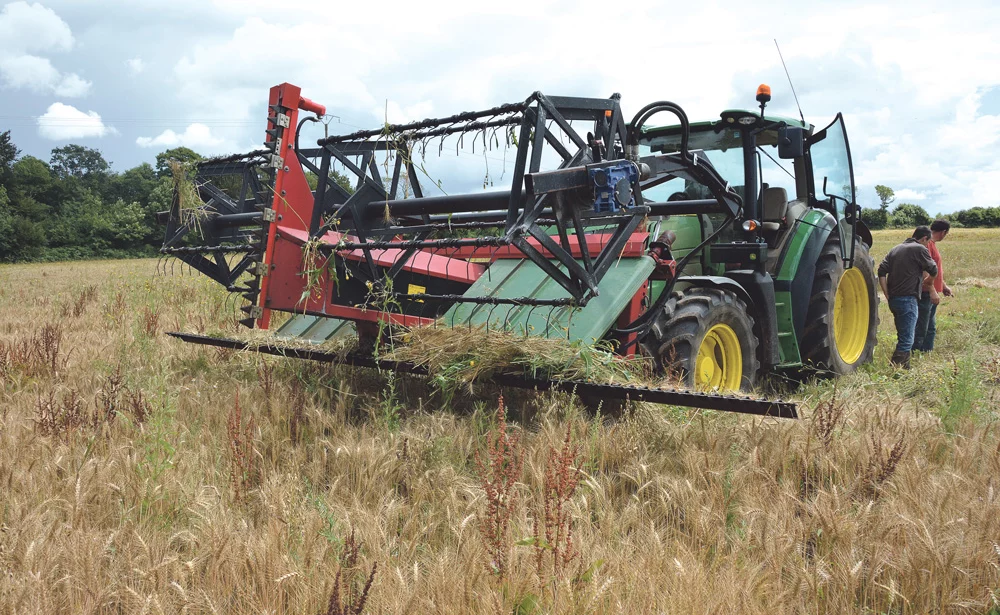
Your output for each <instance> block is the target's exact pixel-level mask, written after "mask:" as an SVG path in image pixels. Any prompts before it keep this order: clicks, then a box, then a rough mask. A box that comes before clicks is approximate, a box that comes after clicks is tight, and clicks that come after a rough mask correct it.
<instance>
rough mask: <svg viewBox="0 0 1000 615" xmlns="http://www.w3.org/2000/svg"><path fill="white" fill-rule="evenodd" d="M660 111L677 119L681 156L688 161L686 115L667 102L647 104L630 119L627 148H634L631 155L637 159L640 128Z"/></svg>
mask: <svg viewBox="0 0 1000 615" xmlns="http://www.w3.org/2000/svg"><path fill="white" fill-rule="evenodd" d="M661 111H669V112H670V113H673V114H674V115H675V116H677V119H678V120H679V121H680V124H681V156H682V157H683V158H684V159H685V160H690V159H691V155H690V154H689V153H688V140H689V138H690V136H691V123H690V122H689V121H688V116H687V113H685V112H684V109H681V107H680V105H678V104H676V103H672V102H670V101H668V100H662V101H659V102H654V103H649V104H648V105H646V106H645V107H643V108H642V109H639V112H638V113H636V114H635V117H633V118H632V122H631V123H629V127H628V146H629V147H630V148H634V150H635V151H634V152H633V154H634V155H635V157H637V158H638V155H639V154H638V149H639V135H641V134H642V126H643V125H644V124H645V123H646V121H647V120H649V118H651V117H653V116H654V115H656V114H657V113H660V112H661Z"/></svg>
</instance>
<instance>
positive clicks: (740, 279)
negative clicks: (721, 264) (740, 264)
mask: <svg viewBox="0 0 1000 615" xmlns="http://www.w3.org/2000/svg"><path fill="white" fill-rule="evenodd" d="M726 276H727V277H723V276H715V275H693V276H684V277H682V278H678V280H677V283H678V284H680V283H684V284H686V285H687V286H688V287H698V288H717V289H719V290H728V291H730V292H732V293H733V294H735V295H736V296H737V297H739V298H740V300H741V301H743V303H745V304H746V306H747V309H748V310H749V311H750V314H751V316H752V318H753V321H754V329H755V333H757V341H758V343H759V346H758V348H759V351H760V358H761V367H762V368H764V369H765V370H767V369H770V368H771V367H773V366H774V365H777V364H778V362H779V361H780V356H779V354H778V314H777V310H776V308H775V298H774V281H773V280H772V279H771V276H770V274H767V273H763V272H760V271H753V270H735V271H727V272H726Z"/></svg>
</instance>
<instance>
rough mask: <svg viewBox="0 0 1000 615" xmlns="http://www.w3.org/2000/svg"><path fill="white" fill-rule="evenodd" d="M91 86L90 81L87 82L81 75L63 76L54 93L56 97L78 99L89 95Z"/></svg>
mask: <svg viewBox="0 0 1000 615" xmlns="http://www.w3.org/2000/svg"><path fill="white" fill-rule="evenodd" d="M90 85H91V83H90V82H89V81H85V80H84V79H82V78H81V77H80V76H79V75H77V74H76V73H73V74H71V75H63V78H62V80H61V81H60V82H59V84H58V85H56V86H55V87H53V88H52V91H53V92H55V94H56V96H66V97H68V98H78V97H80V96H86V95H87V92H89V91H90Z"/></svg>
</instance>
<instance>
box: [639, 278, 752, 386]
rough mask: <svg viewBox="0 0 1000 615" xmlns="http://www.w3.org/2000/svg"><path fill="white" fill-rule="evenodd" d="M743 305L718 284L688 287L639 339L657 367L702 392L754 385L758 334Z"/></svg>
mask: <svg viewBox="0 0 1000 615" xmlns="http://www.w3.org/2000/svg"><path fill="white" fill-rule="evenodd" d="M753 329H754V321H753V318H752V317H751V316H750V314H749V313H748V312H747V306H746V304H744V303H743V301H741V300H740V299H739V298H738V297H737V296H736V295H735V294H733V293H731V292H728V291H724V290H719V289H716V288H689V289H688V290H686V291H685V292H684V293H675V294H674V296H673V297H671V298H670V299H668V300H667V304H666V305H665V306H664V308H663V311H662V312H661V313H660V314H659V315H658V317H657V319H656V321H655V322H654V323H653V326H652V328H651V329H650V331H649V333H648V334H647V335H646V338H645V339H644V340H643V342H642V346H643V349H644V350H645V352H646V353H647V354H648V355H649V356H651V357H652V358H653V360H654V362H655V364H656V367H657V369H658V371H660V372H662V373H666V374H670V375H673V376H675V377H677V378H680V379H681V381H682V382H683V383H684V384H685V385H687V386H689V387H691V388H694V389H697V390H701V391H711V390H719V391H738V390H741V389H742V390H749V389H751V388H753V386H754V385H755V384H756V383H757V375H758V373H759V372H760V360H759V359H758V357H757V336H756V335H755V334H754V330H753Z"/></svg>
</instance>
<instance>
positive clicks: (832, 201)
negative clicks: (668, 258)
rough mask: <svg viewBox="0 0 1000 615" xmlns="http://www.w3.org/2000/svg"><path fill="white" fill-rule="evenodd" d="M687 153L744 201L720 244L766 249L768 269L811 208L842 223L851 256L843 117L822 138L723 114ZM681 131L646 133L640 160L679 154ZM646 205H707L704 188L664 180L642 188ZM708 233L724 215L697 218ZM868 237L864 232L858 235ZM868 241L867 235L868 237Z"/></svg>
mask: <svg viewBox="0 0 1000 615" xmlns="http://www.w3.org/2000/svg"><path fill="white" fill-rule="evenodd" d="M689 130H690V133H689V141H688V147H689V149H690V150H691V151H692V152H695V153H696V155H697V156H698V157H699V159H700V160H702V161H706V162H708V163H709V164H711V165H712V166H713V167H714V168H715V169H716V170H717V171H718V172H719V174H720V175H721V176H722V177H723V178H724V179H725V180H726V181H727V182H729V186H730V187H731V188H732V189H733V190H734V191H735V192H736V193H737V194H739V195H740V197H741V198H742V202H743V210H742V219H741V220H739V222H740V223H741V225H734V226H733V227H731V229H730V230H729V231H728V232H727V233H725V234H724V235H723V236H721V237H719V241H728V242H750V243H764V244H766V245H767V254H768V258H767V270H768V271H770V272H771V273H772V274H773V273H775V268H776V267H777V266H778V265H779V264H780V263H779V255H780V253H781V252H782V250H783V248H784V247H785V245H786V243H787V242H788V240H789V238H790V237H791V236H792V235H793V234H794V233H792V232H791V231H792V230H793V228H794V227H795V225H796V224H797V223H798V222H799V221H800V220H802V219H803V217H804V216H805V215H806V214H807V213H808V212H809V211H810V210H811V209H820V210H824V211H826V212H829V213H830V214H831V216H833V217H834V219H835V220H836V222H837V226H838V227H839V228H838V232H839V234H840V237H841V245H842V246H843V247H844V252H843V253H842V255H841V256H842V258H843V259H844V260H845V261H847V262H850V261H851V260H852V258H853V253H852V250H851V246H852V244H853V237H854V235H855V233H856V232H857V230H858V229H856V223H857V222H856V220H855V218H856V217H857V216H855V215H854V214H855V212H856V211H857V207H856V205H855V204H854V203H855V199H854V179H853V171H852V169H851V159H850V149H849V147H848V142H847V134H846V132H845V130H844V126H843V118H842V116H841V115H840V114H838V115H837V117H836V118H835V119H834V121H833V122H832V123H831V124H830V125H829V126H827V127H826V128H824V129H823V130H820V131H819V132H814V127H813V126H812V125H811V124H808V123H806V122H804V121H800V120H796V119H792V118H787V117H780V116H767V115H762V114H761V113H760V112H754V111H747V110H726V111H723V112H722V114H721V116H720V119H719V120H716V121H709V122H698V123H692V124H690V128H689ZM682 137H683V130H682V128H681V126H664V127H650V128H647V129H644V131H643V138H642V139H641V140H640V152H641V154H642V155H649V154H653V155H655V154H669V153H675V152H678V151H680V148H681V140H682ZM643 196H644V198H645V199H646V200H647V201H652V202H664V201H678V200H700V199H710V198H712V195H711V194H710V192H709V190H708V188H707V187H705V186H703V185H700V184H698V183H697V182H695V181H692V180H690V179H686V180H684V179H680V178H674V179H668V180H667V181H663V179H662V178H660V180H659V181H657V182H656V183H655V184H654V183H651V185H649V186H648V187H646V186H644V189H643ZM699 215H700V216H702V217H703V218H704V220H703V222H702V226H703V228H704V229H705V230H710V229H712V228H715V227H717V226H718V225H719V224H720V223H721V221H722V220H723V219H724V216H722V215H720V214H699ZM860 231H861V232H862V234H863V235H866V232H865V230H864V229H863V228H862V229H860ZM864 238H865V239H866V240H867V243H869V244H870V243H871V240H870V237H867V236H865V237H864Z"/></svg>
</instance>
